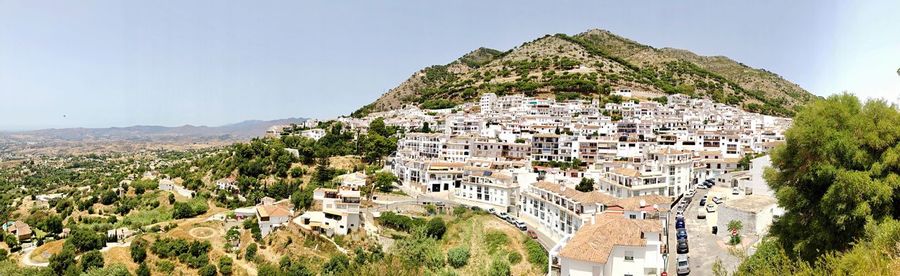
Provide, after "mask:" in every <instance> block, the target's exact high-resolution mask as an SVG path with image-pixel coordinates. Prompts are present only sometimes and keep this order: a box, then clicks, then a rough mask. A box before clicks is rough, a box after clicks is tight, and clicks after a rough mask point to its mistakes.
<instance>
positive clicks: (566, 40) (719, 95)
mask: <svg viewBox="0 0 900 276" xmlns="http://www.w3.org/2000/svg"><path fill="white" fill-rule="evenodd" d="M618 87H628V88H633V89H634V90H637V91H643V92H646V93H642V94H641V95H639V96H638V97H644V98H651V97H658V96H662V95H666V94H674V93H681V94H687V95H691V96H694V97H702V98H709V99H712V100H714V101H717V102H722V103H727V104H731V105H735V106H740V107H742V108H744V109H745V110H749V111H754V112H760V113H764V114H771V115H780V116H791V115H793V113H794V112H795V111H796V109H797V107H799V106H800V105H802V104H803V103H806V102H808V101H810V100H812V99H814V98H815V97H816V96H814V95H812V94H810V93H809V92H807V91H806V90H804V89H803V88H801V87H800V86H798V85H796V84H794V83H791V82H790V81H787V80H785V79H784V78H782V77H780V76H778V75H776V74H775V73H772V72H769V71H766V70H764V69H757V68H752V67H749V66H746V65H744V64H741V63H739V62H736V61H733V60H731V59H729V58H727V57H721V56H715V57H707V56H700V55H697V54H694V53H692V52H689V51H686V50H679V49H671V48H662V49H657V48H653V47H651V46H647V45H643V44H640V43H638V42H635V41H632V40H629V39H627V38H623V37H620V36H617V35H615V34H612V33H610V32H609V31H605V30H590V31H587V32H584V33H581V34H578V35H575V36H569V35H565V34H557V35H546V36H544V37H541V38H538V39H535V40H533V41H530V42H526V43H524V44H522V45H521V46H518V47H515V48H513V49H511V50H509V51H506V52H501V51H498V50H493V49H487V48H479V49H476V50H474V51H472V52H470V53H468V54H466V55H464V56H462V57H460V58H459V59H457V60H455V61H453V62H451V63H449V64H446V65H434V66H430V67H427V68H425V69H422V70H421V71H419V72H416V73H415V74H413V75H412V76H411V77H410V78H409V79H407V80H406V81H404V82H403V83H401V84H400V85H398V86H397V87H395V88H394V89H391V90H390V91H388V92H387V93H385V94H384V95H382V96H381V97H380V98H378V99H377V100H376V101H375V102H373V103H371V104H369V105H366V106H364V107H362V108H360V109H359V110H357V111H355V112H354V113H353V114H352V115H354V116H362V115H364V114H367V113H368V112H372V111H384V110H391V109H397V108H401V107H402V106H404V105H409V104H413V105H419V106H421V107H424V108H446V107H451V106H455V105H456V104H459V103H462V102H466V101H473V100H475V99H477V98H478V97H479V96H480V95H481V94H482V93H487V92H492V93H496V94H500V95H503V94H510V93H524V94H526V95H531V96H546V97H556V98H557V99H560V100H565V99H574V98H598V99H600V100H601V101H607V100H609V99H610V96H609V93H610V92H611V91H612V90H613V89H616V88H618Z"/></svg>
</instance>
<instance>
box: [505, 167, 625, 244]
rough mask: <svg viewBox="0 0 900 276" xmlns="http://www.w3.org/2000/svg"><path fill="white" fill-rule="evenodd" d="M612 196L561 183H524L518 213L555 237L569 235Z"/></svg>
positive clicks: (558, 238)
mask: <svg viewBox="0 0 900 276" xmlns="http://www.w3.org/2000/svg"><path fill="white" fill-rule="evenodd" d="M615 200H616V199H615V198H613V197H611V196H609V195H606V194H603V193H600V192H587V193H585V192H581V191H578V190H575V189H574V188H572V187H566V185H563V184H557V183H551V182H545V181H538V182H535V183H534V184H532V185H527V186H524V189H523V190H522V192H521V196H520V201H519V208H520V210H519V217H520V218H522V219H523V220H525V221H526V222H530V223H529V224H530V225H532V226H537V227H538V228H539V229H538V230H539V231H542V232H544V233H545V234H547V235H548V236H549V237H550V238H551V239H553V240H555V241H558V240H560V239H562V238H563V237H565V236H567V235H571V234H573V233H575V231H577V230H578V228H579V227H581V225H582V224H584V223H585V222H586V221H587V220H589V219H590V218H591V216H593V215H594V214H597V213H600V212H603V211H604V210H605V209H606V206H607V205H609V204H612V203H613V202H615Z"/></svg>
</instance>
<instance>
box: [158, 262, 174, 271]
mask: <svg viewBox="0 0 900 276" xmlns="http://www.w3.org/2000/svg"><path fill="white" fill-rule="evenodd" d="M156 270H159V271H160V272H163V273H171V272H172V271H175V264H174V263H172V262H171V261H169V260H159V261H157V262H156Z"/></svg>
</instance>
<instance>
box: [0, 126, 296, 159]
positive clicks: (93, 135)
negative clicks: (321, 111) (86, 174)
mask: <svg viewBox="0 0 900 276" xmlns="http://www.w3.org/2000/svg"><path fill="white" fill-rule="evenodd" d="M304 121H306V119H303V118H288V119H279V120H269V121H261V120H252V121H244V122H240V123H235V124H228V125H223V126H216V127H209V126H192V125H184V126H179V127H164V126H130V127H110V128H61V129H41V130H32V131H18V132H0V154H3V153H20V154H24V153H43V154H71V153H83V152H110V151H133V150H141V149H154V148H167V149H187V148H200V147H206V146H216V145H224V144H229V143H234V142H239V141H245V140H248V139H251V138H254V137H258V136H263V135H265V133H266V130H268V129H269V127H271V126H274V125H289V124H298V123H303V122H304ZM0 159H2V156H0Z"/></svg>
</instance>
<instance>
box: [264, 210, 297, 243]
mask: <svg viewBox="0 0 900 276" xmlns="http://www.w3.org/2000/svg"><path fill="white" fill-rule="evenodd" d="M293 215H294V212H293V211H291V210H289V209H288V208H285V207H282V206H280V205H261V206H256V222H257V223H258V224H259V230H260V231H261V232H262V236H263V237H265V236H267V235H269V233H272V231H274V230H275V229H276V228H279V227H282V226H283V225H284V224H285V223H287V222H288V221H290V220H291V216H293Z"/></svg>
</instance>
